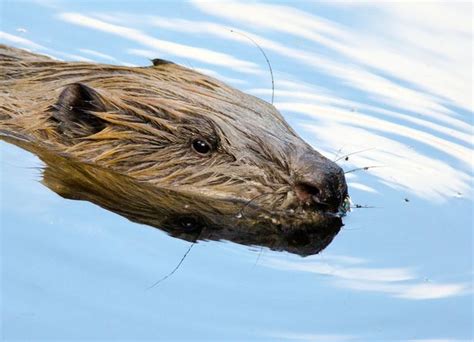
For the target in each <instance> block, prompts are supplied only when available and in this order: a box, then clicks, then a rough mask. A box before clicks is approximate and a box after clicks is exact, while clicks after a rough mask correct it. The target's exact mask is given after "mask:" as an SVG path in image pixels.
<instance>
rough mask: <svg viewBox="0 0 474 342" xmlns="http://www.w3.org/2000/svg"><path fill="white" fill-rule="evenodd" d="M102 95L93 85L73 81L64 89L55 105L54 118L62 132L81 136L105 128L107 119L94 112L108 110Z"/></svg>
mask: <svg viewBox="0 0 474 342" xmlns="http://www.w3.org/2000/svg"><path fill="white" fill-rule="evenodd" d="M106 110H107V109H106V105H105V104H104V101H102V99H101V96H100V95H99V93H97V92H96V91H95V90H94V89H92V88H91V87H88V86H86V85H85V84H82V83H73V84H70V85H68V86H66V88H64V89H63V91H62V92H61V94H60V95H59V98H58V101H57V102H56V104H55V105H54V106H53V118H54V119H55V120H56V121H57V122H58V123H59V124H58V129H59V131H60V132H61V133H63V134H65V135H67V136H69V137H71V138H79V137H85V136H88V135H91V134H94V133H97V132H99V131H101V130H102V129H104V128H105V126H106V124H105V121H104V120H102V119H101V118H99V117H98V116H96V115H95V114H94V112H95V113H97V112H104V111H106Z"/></svg>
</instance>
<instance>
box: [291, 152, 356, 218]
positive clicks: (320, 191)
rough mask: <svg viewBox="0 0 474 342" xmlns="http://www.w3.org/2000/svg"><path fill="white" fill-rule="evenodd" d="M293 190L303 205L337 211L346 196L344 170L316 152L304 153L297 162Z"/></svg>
mask: <svg viewBox="0 0 474 342" xmlns="http://www.w3.org/2000/svg"><path fill="white" fill-rule="evenodd" d="M297 164H298V165H297V168H296V170H298V171H297V178H296V181H295V183H294V192H295V194H296V197H297V199H298V201H299V204H300V205H301V206H303V207H309V208H314V209H318V210H323V211H331V212H337V211H338V210H339V208H340V207H341V205H342V204H343V202H344V200H345V198H346V197H347V184H346V179H345V177H344V171H343V170H342V169H341V168H340V167H339V166H338V165H337V164H336V163H334V162H332V161H331V160H329V159H327V158H325V157H323V156H322V155H320V154H319V153H317V152H312V151H311V152H309V153H307V154H305V155H304V156H303V157H302V158H300V160H299V161H298V163H297Z"/></svg>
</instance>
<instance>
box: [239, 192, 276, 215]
mask: <svg viewBox="0 0 474 342" xmlns="http://www.w3.org/2000/svg"><path fill="white" fill-rule="evenodd" d="M271 194H272V193H271V192H264V193H263V194H260V195H257V196H255V197H254V198H252V199H250V200H249V201H248V202H247V203H245V204H244V205H243V206H242V208H240V210H239V212H238V213H237V216H239V215H244V210H245V209H246V208H247V207H248V206H249V205H250V204H251V203H252V202H253V201H255V200H257V199H259V198H261V197H263V196H266V195H271Z"/></svg>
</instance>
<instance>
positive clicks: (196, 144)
mask: <svg viewBox="0 0 474 342" xmlns="http://www.w3.org/2000/svg"><path fill="white" fill-rule="evenodd" d="M192 145H193V149H194V151H196V152H197V153H200V154H208V153H209V152H211V145H210V144H209V143H208V142H207V141H205V140H202V139H194V140H193V144H192Z"/></svg>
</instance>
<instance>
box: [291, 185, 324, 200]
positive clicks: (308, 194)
mask: <svg viewBox="0 0 474 342" xmlns="http://www.w3.org/2000/svg"><path fill="white" fill-rule="evenodd" d="M294 189H295V193H296V197H298V199H299V200H300V202H302V203H312V202H318V201H316V200H315V197H316V198H318V197H319V195H320V193H321V191H320V190H319V188H318V187H316V186H314V185H312V184H309V183H297V184H296V185H295V188H294Z"/></svg>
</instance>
